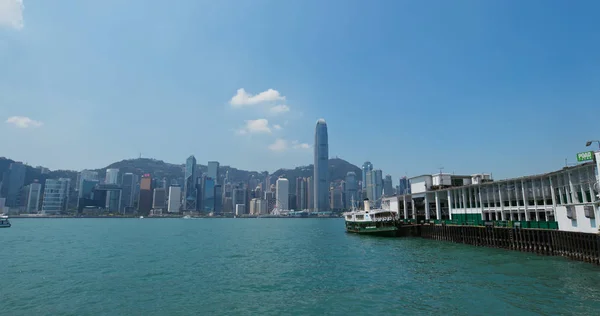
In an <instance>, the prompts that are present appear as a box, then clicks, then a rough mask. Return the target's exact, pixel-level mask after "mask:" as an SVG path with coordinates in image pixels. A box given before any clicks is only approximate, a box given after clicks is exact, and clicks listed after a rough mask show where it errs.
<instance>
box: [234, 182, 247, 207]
mask: <svg viewBox="0 0 600 316" xmlns="http://www.w3.org/2000/svg"><path fill="white" fill-rule="evenodd" d="M246 199H247V192H246V189H245V188H244V186H243V185H240V184H238V185H237V186H236V187H235V188H234V189H233V192H232V198H231V200H232V201H231V202H232V205H233V206H234V211H235V210H237V206H238V205H240V204H241V205H244V206H245V205H246Z"/></svg>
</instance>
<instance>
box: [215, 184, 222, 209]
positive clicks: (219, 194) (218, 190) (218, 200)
mask: <svg viewBox="0 0 600 316" xmlns="http://www.w3.org/2000/svg"><path fill="white" fill-rule="evenodd" d="M222 196H223V193H222V190H221V185H220V184H217V185H215V207H214V209H213V211H214V212H215V214H222V213H223V199H222Z"/></svg>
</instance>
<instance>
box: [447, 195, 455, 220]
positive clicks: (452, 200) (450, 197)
mask: <svg viewBox="0 0 600 316" xmlns="http://www.w3.org/2000/svg"><path fill="white" fill-rule="evenodd" d="M452 195H454V191H452V190H448V216H450V219H452V207H453V204H452V203H454V199H453V198H452Z"/></svg>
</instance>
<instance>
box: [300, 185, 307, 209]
mask: <svg viewBox="0 0 600 316" xmlns="http://www.w3.org/2000/svg"><path fill="white" fill-rule="evenodd" d="M306 190H307V183H306V178H302V181H301V182H300V195H299V196H298V199H299V200H298V201H299V202H298V206H299V208H300V210H305V209H307V208H308V203H306V202H307V194H306V193H307V192H306Z"/></svg>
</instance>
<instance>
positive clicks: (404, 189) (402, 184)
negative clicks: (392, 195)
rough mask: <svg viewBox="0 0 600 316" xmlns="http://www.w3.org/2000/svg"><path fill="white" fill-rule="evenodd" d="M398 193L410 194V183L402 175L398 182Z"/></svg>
mask: <svg viewBox="0 0 600 316" xmlns="http://www.w3.org/2000/svg"><path fill="white" fill-rule="evenodd" d="M398 191H399V192H398V194H401V195H403V194H410V185H409V181H408V178H406V177H402V178H400V181H399V183H398Z"/></svg>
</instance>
